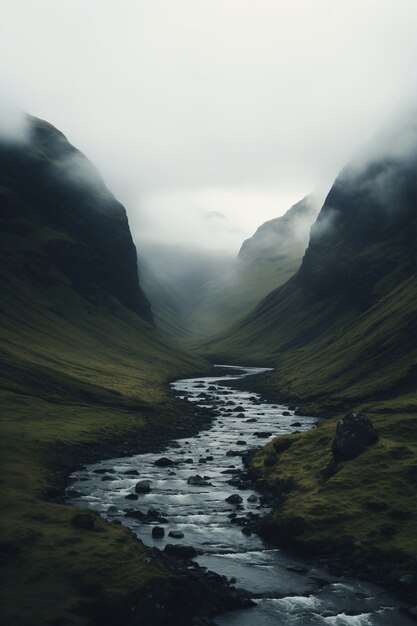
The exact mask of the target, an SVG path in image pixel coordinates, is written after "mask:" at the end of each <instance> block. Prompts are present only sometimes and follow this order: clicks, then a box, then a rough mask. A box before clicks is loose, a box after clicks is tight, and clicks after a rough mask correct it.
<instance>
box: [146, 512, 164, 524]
mask: <svg viewBox="0 0 417 626" xmlns="http://www.w3.org/2000/svg"><path fill="white" fill-rule="evenodd" d="M146 518H147V520H148V521H150V522H158V521H159V520H160V519H161V511H158V509H148V511H147V513H146Z"/></svg>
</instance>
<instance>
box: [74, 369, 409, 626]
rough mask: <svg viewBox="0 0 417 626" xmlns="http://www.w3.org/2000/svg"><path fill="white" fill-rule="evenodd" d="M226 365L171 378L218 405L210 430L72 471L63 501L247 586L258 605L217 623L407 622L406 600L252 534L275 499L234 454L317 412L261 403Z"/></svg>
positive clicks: (193, 396) (202, 404) (196, 398)
mask: <svg viewBox="0 0 417 626" xmlns="http://www.w3.org/2000/svg"><path fill="white" fill-rule="evenodd" d="M228 373H229V372H228V370H226V369H225V368H221V369H219V370H218V376H214V377H201V378H194V379H186V380H179V381H176V382H175V383H174V384H173V388H174V389H175V390H176V392H177V393H178V395H179V397H182V398H187V399H188V401H189V402H188V404H190V405H193V406H194V407H196V409H197V410H199V408H200V409H203V408H204V409H206V408H215V409H216V412H217V413H218V415H217V416H216V417H215V419H214V421H213V423H212V425H211V427H210V428H209V429H206V430H204V431H202V432H200V433H198V434H197V435H195V436H194V437H192V438H191V437H185V436H183V437H180V438H178V439H177V440H175V441H173V442H172V443H171V444H170V445H169V446H168V447H167V448H166V449H165V450H164V452H163V455H162V456H161V454H160V453H159V454H158V453H153V452H148V453H145V454H137V455H133V456H126V455H122V456H121V457H115V458H113V459H108V460H107V461H100V462H96V463H93V464H90V465H88V466H86V467H85V468H82V469H80V470H78V471H77V472H75V473H74V475H73V479H74V482H73V484H72V485H71V490H70V491H68V492H67V494H68V497H69V499H70V501H72V502H74V503H76V504H77V505H78V506H82V507H84V508H85V509H86V510H88V511H94V512H97V513H100V515H101V516H103V517H104V518H105V519H107V520H109V521H111V522H112V523H113V524H115V523H116V524H123V525H125V526H128V527H129V528H130V529H131V531H132V533H134V534H135V535H136V536H137V537H139V538H140V539H141V540H142V541H143V542H144V543H145V544H146V545H148V546H149V547H158V548H159V549H160V550H161V551H162V552H163V553H164V554H165V552H166V551H168V552H169V553H171V552H172V551H173V550H174V549H175V550H178V551H180V552H183V551H184V549H185V548H184V546H186V547H187V548H186V551H187V553H188V552H190V553H194V555H195V560H196V561H197V562H198V564H199V565H200V566H204V567H207V568H208V569H209V570H211V571H214V572H216V574H217V576H220V577H226V578H227V579H229V580H232V581H233V584H236V586H237V587H243V588H244V589H248V590H249V591H250V592H251V593H252V594H254V595H253V598H254V600H255V603H256V605H255V606H254V607H253V608H252V609H251V610H250V611H232V612H231V613H228V614H226V615H219V616H218V617H216V619H215V622H216V623H217V624H220V625H222V626H223V625H225V624H228V625H229V624H233V625H235V624H238V625H239V626H249V625H250V626H253V624H254V623H256V624H258V625H259V626H263V625H264V624H270V623H281V622H282V623H289V624H297V625H298V624H300V625H301V624H305V623H306V620H311V619H312V618H314V620H315V621H314V623H315V624H323V625H324V624H327V623H328V621H327V618H329V617H331V618H332V619H334V620H338V619H339V617H338V616H341V617H340V619H343V615H344V614H345V615H355V616H359V615H360V616H363V617H360V620H362V619H363V620H365V621H364V622H363V623H365V622H366V620H367V617H366V615H367V614H368V613H370V612H371V613H372V619H373V620H375V622H374V623H375V624H378V625H381V626H382V625H384V626H385V624H386V623H390V622H387V621H386V620H387V619H388V620H390V619H394V617H395V619H396V620H397V622H396V623H398V624H401V625H407V626H409V624H410V622H409V620H408V618H406V617H405V616H404V617H403V616H402V615H401V613H400V610H401V607H402V606H404V605H405V603H404V602H403V603H401V602H399V601H396V600H395V599H393V598H392V597H391V596H390V595H389V594H387V593H386V592H384V590H383V589H380V588H376V587H373V586H372V585H370V584H366V583H359V582H358V581H356V580H355V579H354V578H346V577H345V576H342V577H341V578H338V577H335V576H333V575H332V574H331V573H329V572H328V571H326V570H325V568H323V567H320V564H314V562H313V561H311V559H307V560H301V559H299V558H297V557H295V556H291V555H290V554H288V553H287V552H286V551H285V552H281V551H280V550H276V549H273V548H272V546H271V545H270V544H269V543H264V542H263V541H262V539H261V538H260V537H259V536H258V535H257V534H256V533H254V532H253V531H254V528H255V527H256V521H257V520H258V519H259V518H260V517H262V516H263V515H265V513H266V512H267V511H268V505H270V504H272V505H274V504H275V503H274V502H273V501H271V499H270V498H268V499H267V498H265V497H260V495H259V493H257V492H255V491H253V489H252V487H251V484H249V483H248V481H247V480H246V478H245V477H244V476H242V474H241V471H242V470H241V469H240V468H241V459H242V457H243V456H244V455H245V453H246V451H247V450H249V449H251V448H252V447H253V446H256V445H257V444H258V442H260V441H262V440H264V441H265V440H271V439H272V434H273V433H274V432H278V433H282V434H286V435H288V436H291V435H289V433H291V432H293V431H294V428H296V425H295V423H296V422H299V423H300V427H299V429H300V430H304V431H307V430H310V429H311V428H312V427H314V425H315V422H316V420H315V419H314V418H312V417H309V416H302V415H300V416H296V415H294V411H293V410H291V409H290V410H289V409H288V407H285V406H282V405H277V404H270V403H264V402H262V400H261V398H260V397H259V395H258V394H254V393H253V392H251V391H245V390H238V391H237V390H235V389H234V388H233V386H232V384H231V383H232V379H231V378H230V377H229V376H228ZM248 373H252V374H253V373H255V372H254V370H253V369H252V368H249V369H246V368H241V369H240V373H239V374H236V373H235V376H236V375H239V376H245V374H246V375H247V374H248ZM246 380H248V379H246ZM145 486H146V488H145ZM142 487H143V489H142ZM170 544H174V546H171V545H170ZM211 576H212V575H211ZM214 576H216V575H214ZM341 590H343V592H341ZM313 607H314V609H313ZM271 619H273V620H275V621H272V622H271ZM358 619H359V617H358ZM285 620H287V621H285ZM288 620H290V621H288ZM358 623H362V622H361V621H359V622H358Z"/></svg>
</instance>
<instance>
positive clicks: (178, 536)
mask: <svg viewBox="0 0 417 626" xmlns="http://www.w3.org/2000/svg"><path fill="white" fill-rule="evenodd" d="M168 537H172V538H173V539H184V533H183V532H181V531H180V530H170V531H169V533H168Z"/></svg>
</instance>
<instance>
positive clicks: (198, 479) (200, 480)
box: [187, 474, 210, 487]
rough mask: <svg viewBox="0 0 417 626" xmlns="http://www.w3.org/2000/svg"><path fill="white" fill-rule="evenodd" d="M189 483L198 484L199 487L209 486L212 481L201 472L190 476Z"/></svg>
mask: <svg viewBox="0 0 417 626" xmlns="http://www.w3.org/2000/svg"><path fill="white" fill-rule="evenodd" d="M187 483H188V484H189V485H197V486H198V487H208V486H209V485H210V483H209V482H208V481H207V480H205V479H204V478H203V477H202V476H200V475H199V474H196V475H195V476H190V477H189V478H188V480H187Z"/></svg>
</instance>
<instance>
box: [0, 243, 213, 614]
mask: <svg viewBox="0 0 417 626" xmlns="http://www.w3.org/2000/svg"><path fill="white" fill-rule="evenodd" d="M41 235H42V236H41ZM65 236H66V235H65V233H60V232H48V233H45V232H44V231H42V233H38V234H37V236H36V237H33V236H32V237H31V238H21V237H16V238H14V237H12V236H11V235H10V233H9V234H8V235H7V237H6V236H5V235H4V236H3V235H2V237H4V240H2V241H1V250H2V258H1V262H2V264H1V290H2V298H1V303H0V320H1V325H2V333H1V340H0V355H1V358H0V407H1V411H0V429H1V441H0V447H1V452H0V458H1V471H0V482H1V500H0V509H1V510H0V523H1V542H0V558H1V565H0V580H1V584H0V588H1V591H0V607H1V608H0V612H1V615H2V624H4V625H5V626H6V625H7V626H40V624H42V625H47V624H50V625H52V624H54V625H55V626H58V625H64V624H68V625H76V624H77V625H78V624H79V625H81V624H90V623H93V621H94V620H95V621H94V623H105V619H104V618H105V617H106V614H107V618H108V616H109V615H111V614H112V611H113V612H114V611H115V610H116V609H117V610H118V615H119V617H120V616H122V614H123V611H126V610H128V609H127V607H128V606H129V602H128V599H129V597H131V596H132V594H133V595H135V594H137V593H140V589H141V588H143V586H144V585H145V584H146V583H147V582H148V581H149V580H150V579H152V578H154V577H155V576H164V577H166V576H171V575H172V573H171V572H169V571H168V570H167V569H166V567H165V566H163V565H161V564H160V563H159V562H158V560H155V559H153V558H150V553H149V550H148V549H146V548H145V547H144V546H142V545H141V544H140V543H139V542H138V541H136V540H135V539H134V538H133V536H131V534H130V533H129V532H128V531H127V530H124V529H122V528H120V527H116V526H111V525H109V524H107V523H104V522H103V521H101V520H99V519H98V518H97V522H96V525H95V528H94V530H92V531H87V530H80V529H75V528H73V527H72V525H71V524H70V520H71V518H72V517H73V516H74V514H75V513H76V509H75V508H74V507H72V506H68V505H65V504H62V503H59V502H58V501H56V500H55V497H56V496H57V495H58V494H59V492H60V491H61V489H62V487H63V478H64V477H65V475H67V474H68V472H70V470H71V468H73V467H75V466H76V465H79V464H81V463H83V462H86V461H88V460H89V459H91V455H92V454H96V455H100V456H101V457H103V458H104V457H105V456H107V455H111V453H112V452H114V451H115V450H116V451H118V452H120V448H118V447H117V446H118V445H120V443H121V442H130V443H131V444H132V442H133V443H134V444H135V445H136V446H137V449H140V447H141V445H142V444H143V445H145V444H146V445H152V443H154V445H156V443H157V442H158V441H159V442H160V441H162V440H163V437H164V436H166V435H167V434H168V435H169V434H170V433H171V434H174V433H175V429H178V428H181V427H182V428H187V427H188V426H189V424H190V421H191V420H192V418H191V416H190V415H188V414H187V412H186V411H185V410H184V409H183V407H182V406H181V405H179V404H178V403H177V402H176V401H175V400H174V399H173V398H172V397H170V395H169V393H168V392H167V389H166V383H167V381H168V380H170V379H173V378H176V377H181V376H183V375H186V374H187V373H195V372H198V371H206V370H208V369H209V366H208V364H207V363H205V362H204V361H202V360H200V359H199V358H196V357H191V356H189V355H187V354H185V353H183V352H182V351H181V350H180V349H179V347H178V346H177V344H175V343H174V342H170V341H169V340H166V339H164V338H163V337H162V336H161V335H160V334H159V333H158V332H157V331H155V329H154V328H152V326H150V325H149V324H147V323H146V322H144V321H143V320H141V319H140V318H139V317H138V316H137V315H136V314H135V313H132V312H131V311H129V310H128V309H126V308H125V307H123V306H122V305H121V304H120V303H119V302H118V301H117V300H116V299H115V298H113V297H111V296H109V295H108V294H106V293H105V292H103V291H97V292H96V293H95V294H94V301H92V300H91V299H90V300H86V299H85V298H82V297H81V296H80V295H78V294H77V293H76V292H75V291H74V290H73V289H72V288H71V285H70V284H68V282H67V281H66V279H65V277H63V275H61V274H59V272H57V270H56V269H54V268H53V267H50V268H49V269H48V268H45V269H44V271H42V272H40V271H39V272H38V270H39V267H41V266H40V261H39V258H38V257H34V259H33V262H32V263H31V265H30V266H29V265H28V263H27V259H28V257H29V256H30V254H31V253H32V251H34V254H37V253H38V252H39V251H40V250H42V245H43V244H42V241H44V239H45V237H46V238H47V239H48V240H50V239H51V238H53V239H55V240H57V239H60V238H62V237H65ZM29 248H31V249H29ZM29 268H30V275H29V274H28V272H29ZM100 616H101V617H100ZM107 618H106V619H107ZM114 623H116V622H114Z"/></svg>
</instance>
